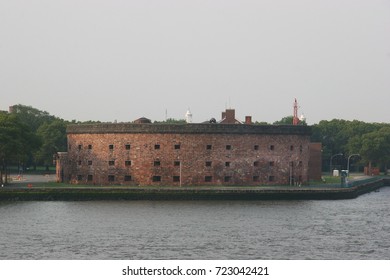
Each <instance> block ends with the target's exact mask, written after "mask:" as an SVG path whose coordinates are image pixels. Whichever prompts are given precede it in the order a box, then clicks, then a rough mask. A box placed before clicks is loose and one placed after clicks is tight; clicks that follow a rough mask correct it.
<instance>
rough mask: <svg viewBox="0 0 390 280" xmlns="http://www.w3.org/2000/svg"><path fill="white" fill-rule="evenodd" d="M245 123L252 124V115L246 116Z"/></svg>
mask: <svg viewBox="0 0 390 280" xmlns="http://www.w3.org/2000/svg"><path fill="white" fill-rule="evenodd" d="M245 124H252V116H245Z"/></svg>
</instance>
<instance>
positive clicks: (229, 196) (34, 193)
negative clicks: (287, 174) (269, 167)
mask: <svg viewBox="0 0 390 280" xmlns="http://www.w3.org/2000/svg"><path fill="white" fill-rule="evenodd" d="M385 186H390V179H389V178H385V179H384V178H380V179H377V180H373V181H371V182H365V183H363V184H360V185H357V186H354V187H347V188H342V187H185V188H179V187H144V188H137V187H66V188H64V187H58V188H56V187H50V188H44V187H42V188H39V187H38V188H26V189H22V188H14V189H11V188H7V189H2V190H0V200H11V201H15V200H16V201H17V200H22V201H29V200H43V201H45V200H63V201H85V200H335V199H353V198H357V197H358V196H360V195H362V194H365V193H368V192H372V191H375V190H378V189H380V188H382V187H385Z"/></svg>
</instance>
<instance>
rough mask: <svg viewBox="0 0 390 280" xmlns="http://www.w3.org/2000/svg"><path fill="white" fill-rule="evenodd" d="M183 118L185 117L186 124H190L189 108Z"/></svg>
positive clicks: (190, 114)
mask: <svg viewBox="0 0 390 280" xmlns="http://www.w3.org/2000/svg"><path fill="white" fill-rule="evenodd" d="M185 117H186V123H192V113H191V111H190V109H189V108H188V110H187V113H186V115H185Z"/></svg>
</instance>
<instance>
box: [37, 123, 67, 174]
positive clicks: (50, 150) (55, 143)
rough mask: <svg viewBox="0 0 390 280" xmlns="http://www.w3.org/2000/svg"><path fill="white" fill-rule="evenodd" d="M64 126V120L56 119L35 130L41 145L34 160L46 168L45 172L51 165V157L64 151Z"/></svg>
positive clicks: (65, 141) (65, 145) (65, 146)
mask: <svg viewBox="0 0 390 280" xmlns="http://www.w3.org/2000/svg"><path fill="white" fill-rule="evenodd" d="M66 125H67V123H66V122H65V121H64V120H60V119H56V120H54V121H52V122H50V123H49V122H46V123H44V124H42V125H41V126H40V127H39V128H38V130H37V136H39V137H40V139H41V141H42V145H41V147H40V149H39V151H38V152H37V153H36V159H37V160H38V161H39V162H40V163H42V164H43V165H45V166H46V170H48V169H49V166H50V165H52V162H53V155H54V154H55V153H56V152H59V151H66V148H67V140H66Z"/></svg>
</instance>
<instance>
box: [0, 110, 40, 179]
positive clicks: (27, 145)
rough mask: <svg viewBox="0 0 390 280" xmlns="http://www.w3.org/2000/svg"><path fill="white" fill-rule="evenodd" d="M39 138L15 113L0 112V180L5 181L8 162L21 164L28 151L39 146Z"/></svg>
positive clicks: (28, 153)
mask: <svg viewBox="0 0 390 280" xmlns="http://www.w3.org/2000/svg"><path fill="white" fill-rule="evenodd" d="M39 144H40V143H39V139H38V137H36V135H35V134H34V133H33V132H32V131H31V129H30V127H28V126H27V125H25V124H24V123H22V122H21V121H20V119H19V118H17V117H16V116H15V115H11V114H7V113H0V163H1V172H0V173H1V176H0V181H1V183H2V184H3V183H4V182H3V175H5V183H7V173H8V166H9V164H17V165H23V164H24V163H25V161H26V160H27V158H28V156H29V155H30V153H32V152H34V151H35V150H36V149H37V148H38V147H39Z"/></svg>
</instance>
